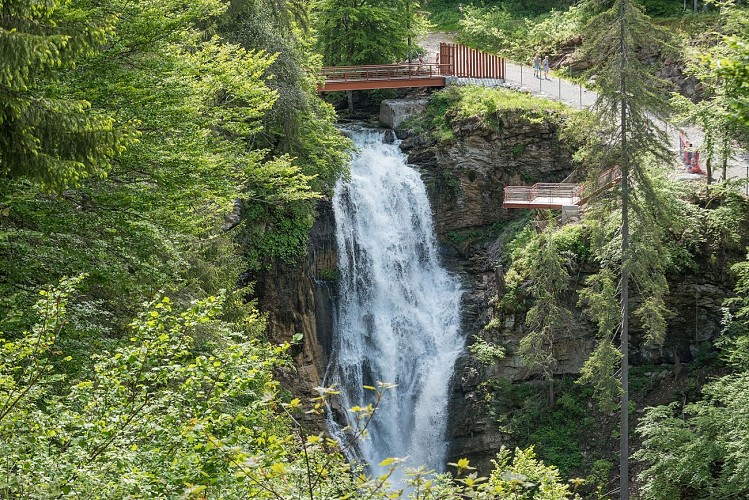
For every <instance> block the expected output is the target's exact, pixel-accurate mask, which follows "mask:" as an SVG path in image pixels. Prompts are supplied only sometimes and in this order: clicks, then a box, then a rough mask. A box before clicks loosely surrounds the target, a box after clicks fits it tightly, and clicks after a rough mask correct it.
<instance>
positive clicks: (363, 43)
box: [313, 0, 425, 66]
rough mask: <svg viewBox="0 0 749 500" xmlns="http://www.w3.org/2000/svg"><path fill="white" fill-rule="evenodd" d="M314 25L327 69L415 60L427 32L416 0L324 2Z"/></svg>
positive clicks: (317, 9) (342, 0)
mask: <svg viewBox="0 0 749 500" xmlns="http://www.w3.org/2000/svg"><path fill="white" fill-rule="evenodd" d="M313 19H314V25H315V27H316V29H317V32H318V44H319V50H320V53H321V54H322V56H323V62H324V63H325V65H327V66H352V65H358V64H364V65H367V64H388V63H394V62H398V61H402V60H404V59H406V58H413V57H415V56H416V54H417V53H418V52H419V49H417V47H416V45H415V39H416V37H417V36H418V35H419V34H421V33H423V32H424V30H425V20H424V14H423V13H422V11H421V4H420V2H418V1H417V0H398V1H384V0H321V1H320V2H319V4H317V6H316V8H315V11H314V16H313Z"/></svg>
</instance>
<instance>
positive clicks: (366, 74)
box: [320, 63, 449, 82]
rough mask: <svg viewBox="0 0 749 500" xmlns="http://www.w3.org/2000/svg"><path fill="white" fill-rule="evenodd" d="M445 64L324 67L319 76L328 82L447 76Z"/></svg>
mask: <svg viewBox="0 0 749 500" xmlns="http://www.w3.org/2000/svg"><path fill="white" fill-rule="evenodd" d="M448 70H449V68H448V65H447V64H426V63H424V64H418V63H411V64H380V65H373V66H326V67H324V68H322V70H321V71H320V76H323V77H325V80H326V81H328V82H330V81H344V82H347V81H360V80H403V79H411V78H433V77H435V76H441V75H445V74H447V73H446V72H447V71H448Z"/></svg>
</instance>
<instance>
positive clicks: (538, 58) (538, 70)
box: [533, 54, 541, 78]
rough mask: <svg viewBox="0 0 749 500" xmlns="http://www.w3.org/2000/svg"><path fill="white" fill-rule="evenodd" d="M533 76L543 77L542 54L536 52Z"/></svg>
mask: <svg viewBox="0 0 749 500" xmlns="http://www.w3.org/2000/svg"><path fill="white" fill-rule="evenodd" d="M533 76H535V77H538V78H541V55H540V54H536V57H534V58H533Z"/></svg>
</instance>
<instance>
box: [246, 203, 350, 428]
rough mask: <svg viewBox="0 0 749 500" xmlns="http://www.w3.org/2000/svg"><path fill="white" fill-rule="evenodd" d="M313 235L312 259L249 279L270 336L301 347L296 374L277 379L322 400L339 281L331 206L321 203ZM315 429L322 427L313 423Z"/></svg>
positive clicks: (295, 348)
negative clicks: (320, 388)
mask: <svg viewBox="0 0 749 500" xmlns="http://www.w3.org/2000/svg"><path fill="white" fill-rule="evenodd" d="M317 212H318V216H317V219H316V221H315V224H314V226H313V228H312V230H311V232H310V239H309V243H308V252H307V258H306V259H303V260H301V261H300V262H298V263H297V265H295V266H288V265H283V266H276V267H274V268H273V269H270V270H267V271H263V272H261V273H257V275H251V276H246V277H245V278H246V281H248V282H250V281H254V282H255V297H256V298H257V300H258V306H259V308H260V310H261V311H264V312H267V313H268V332H269V335H270V337H271V339H272V340H273V341H275V342H292V339H293V337H294V335H295V334H296V333H301V334H302V341H301V342H300V343H298V344H295V345H294V346H293V347H292V350H291V355H292V357H293V359H294V363H295V365H296V370H295V371H291V370H288V371H283V372H281V373H277V374H276V376H277V378H278V379H279V380H280V382H281V383H282V384H283V386H284V387H285V388H287V389H289V390H290V391H291V392H292V393H293V394H294V395H295V396H298V397H301V398H305V399H309V398H311V397H314V396H316V395H317V393H316V392H314V388H315V387H317V386H319V385H321V384H322V382H323V380H324V376H325V370H326V367H327V364H328V353H329V352H330V344H331V335H332V331H333V324H332V322H333V320H332V318H333V307H334V294H335V279H336V276H337V261H336V244H335V219H334V217H333V208H332V206H331V204H330V202H329V201H321V202H319V204H318V207H317ZM310 423H311V424H313V425H315V426H321V425H322V422H319V421H311V422H310Z"/></svg>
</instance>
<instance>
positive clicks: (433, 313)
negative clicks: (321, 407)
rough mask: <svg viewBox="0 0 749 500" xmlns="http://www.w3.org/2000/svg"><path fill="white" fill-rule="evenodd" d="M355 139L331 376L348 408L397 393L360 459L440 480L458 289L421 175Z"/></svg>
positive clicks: (357, 133) (343, 186)
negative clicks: (393, 461) (389, 461)
mask: <svg viewBox="0 0 749 500" xmlns="http://www.w3.org/2000/svg"><path fill="white" fill-rule="evenodd" d="M349 135H350V136H351V137H352V139H353V140H354V142H355V143H356V145H357V147H358V153H357V154H356V155H355V156H354V158H353V160H352V164H351V176H350V178H349V179H346V180H341V181H339V182H338V184H337V185H336V188H335V194H334V196H333V207H334V211H335V219H336V231H337V234H336V237H337V245H338V259H339V271H340V281H339V283H340V285H339V286H340V288H339V295H338V296H339V300H338V307H337V314H336V317H337V321H336V328H335V333H334V335H335V337H334V344H333V357H332V359H333V361H332V364H331V367H330V371H329V375H330V378H331V382H333V383H336V384H337V386H338V389H339V390H340V391H341V398H342V400H341V404H342V405H343V406H344V408H351V407H353V406H365V405H367V404H369V403H371V402H372V398H373V394H372V392H371V391H369V390H365V389H364V388H363V386H365V385H370V386H374V385H376V383H377V382H379V381H382V382H387V383H394V384H397V388H395V389H394V390H391V391H386V394H385V396H384V398H383V401H382V403H381V404H380V407H379V408H378V410H377V412H376V414H375V417H374V418H373V420H372V422H371V423H370V425H369V428H368V432H369V436H368V437H367V439H365V440H363V441H362V442H360V443H359V444H358V450H359V454H360V455H361V457H360V458H363V459H364V460H366V462H367V463H369V464H371V465H372V466H373V467H375V468H376V466H377V464H378V463H379V462H380V461H382V460H383V459H385V458H387V457H401V458H405V457H408V459H407V462H406V463H407V464H408V465H410V466H418V465H425V466H427V467H428V468H430V469H435V470H438V471H439V470H442V469H443V467H444V461H445V453H446V449H447V441H446V436H445V434H446V423H447V402H448V401H447V400H448V386H449V382H450V378H451V376H452V373H453V368H454V364H455V360H456V359H457V357H458V355H459V354H460V352H461V350H462V349H463V338H462V337H461V335H460V332H459V324H460V317H459V306H460V296H461V290H460V285H459V283H458V280H457V279H456V278H455V277H454V276H451V275H450V274H448V273H447V271H445V269H443V268H442V267H441V266H440V264H439V262H438V260H439V259H438V256H437V248H436V242H435V237H434V227H433V222H432V213H431V208H430V206H429V200H428V198H427V194H426V188H425V186H424V183H423V182H422V181H421V178H420V176H419V174H418V172H416V171H415V170H414V169H412V168H411V167H409V166H408V165H407V164H406V157H405V155H403V153H401V151H400V149H399V148H398V146H397V145H388V144H383V135H384V134H383V133H382V132H381V131H377V130H372V129H358V130H352V131H349ZM348 417H349V418H351V417H352V415H351V414H350V413H349V415H348ZM351 423H353V422H351ZM335 425H336V424H335V423H333V422H331V426H332V427H334V426H335Z"/></svg>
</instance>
